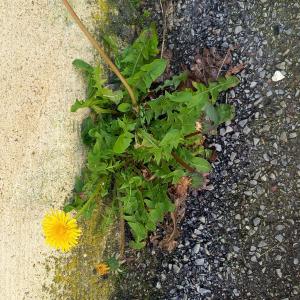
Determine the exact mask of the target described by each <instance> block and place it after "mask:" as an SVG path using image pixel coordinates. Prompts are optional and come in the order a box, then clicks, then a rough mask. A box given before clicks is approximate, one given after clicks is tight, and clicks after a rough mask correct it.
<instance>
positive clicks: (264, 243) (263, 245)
mask: <svg viewBox="0 0 300 300" xmlns="http://www.w3.org/2000/svg"><path fill="white" fill-rule="evenodd" d="M257 246H258V248H264V247H267V246H268V244H267V243H266V242H265V241H261V242H259V243H258V245H257Z"/></svg>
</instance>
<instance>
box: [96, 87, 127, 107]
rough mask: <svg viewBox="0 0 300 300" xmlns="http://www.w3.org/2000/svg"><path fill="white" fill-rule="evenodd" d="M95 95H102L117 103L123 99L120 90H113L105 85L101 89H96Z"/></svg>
mask: <svg viewBox="0 0 300 300" xmlns="http://www.w3.org/2000/svg"><path fill="white" fill-rule="evenodd" d="M97 95H98V96H99V97H102V98H104V99H108V100H109V101H111V102H113V103H115V104H117V105H118V104H119V103H120V101H121V100H122V99H123V92H122V91H120V90H119V91H113V90H111V89H109V88H107V87H105V88H102V89H101V90H99V91H98V93H97Z"/></svg>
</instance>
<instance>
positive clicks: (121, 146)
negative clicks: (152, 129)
mask: <svg viewBox="0 0 300 300" xmlns="http://www.w3.org/2000/svg"><path fill="white" fill-rule="evenodd" d="M133 137H134V135H133V134H132V133H130V132H124V133H122V134H121V135H120V136H119V137H118V139H117V141H116V143H115V144H114V147H113V151H114V152H115V153H118V154H121V153H124V152H125V150H126V149H127V148H128V147H129V145H130V143H131V141H132V139H133Z"/></svg>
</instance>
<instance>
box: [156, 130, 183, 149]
mask: <svg viewBox="0 0 300 300" xmlns="http://www.w3.org/2000/svg"><path fill="white" fill-rule="evenodd" d="M182 141H183V136H182V134H181V132H180V131H179V130H178V129H171V130H169V131H168V132H167V133H166V135H165V136H164V137H163V139H162V140H161V142H160V143H159V146H160V147H161V148H162V150H163V153H164V155H166V154H168V153H169V154H170V153H171V151H172V150H173V149H174V148H177V147H178V145H179V144H180V143H181V142H182Z"/></svg>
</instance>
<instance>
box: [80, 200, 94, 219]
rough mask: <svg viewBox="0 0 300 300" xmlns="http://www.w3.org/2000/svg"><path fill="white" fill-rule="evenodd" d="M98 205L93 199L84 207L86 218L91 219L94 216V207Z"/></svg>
mask: <svg viewBox="0 0 300 300" xmlns="http://www.w3.org/2000/svg"><path fill="white" fill-rule="evenodd" d="M95 207H96V202H95V201H91V202H89V204H88V205H87V206H86V207H85V208H84V210H83V212H82V214H83V216H84V217H85V218H86V219H90V218H91V217H92V213H93V210H94V208H95Z"/></svg>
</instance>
